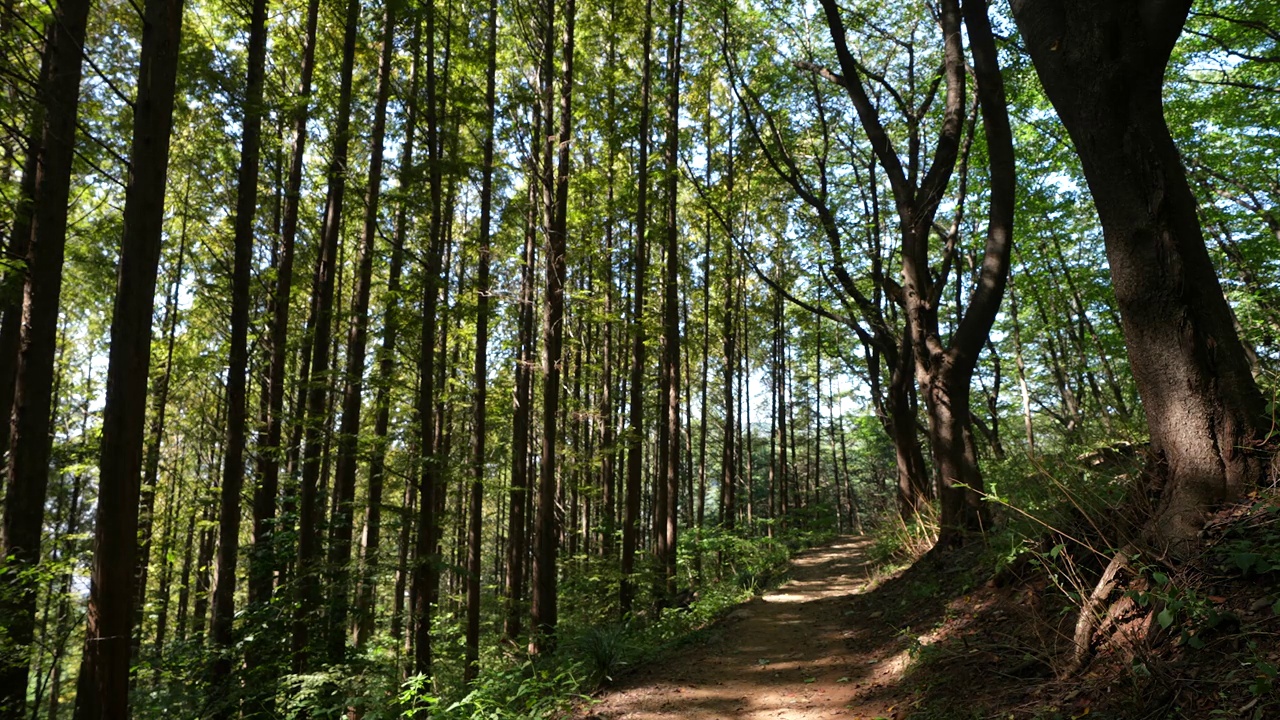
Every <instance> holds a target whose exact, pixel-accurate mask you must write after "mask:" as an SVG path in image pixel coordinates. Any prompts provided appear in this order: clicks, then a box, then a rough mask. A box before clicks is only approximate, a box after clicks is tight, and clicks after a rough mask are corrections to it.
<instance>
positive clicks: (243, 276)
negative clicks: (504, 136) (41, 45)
mask: <svg viewBox="0 0 1280 720" xmlns="http://www.w3.org/2000/svg"><path fill="white" fill-rule="evenodd" d="M266 57H267V0H254V2H253V9H252V10H251V16H250V19H249V57H248V62H249V68H248V77H247V79H246V82H245V100H244V108H243V110H244V124H243V128H242V130H241V135H240V172H239V177H238V178H237V183H238V187H237V190H236V209H235V213H236V219H235V239H234V241H233V243H234V248H235V249H234V260H233V266H232V280H231V338H230V341H231V342H230V350H229V358H228V365H227V435H226V445H225V455H224V457H223V471H222V502H221V511H220V513H219V515H218V571H217V577H218V582H217V585H216V586H215V587H214V590H213V650H214V660H213V674H212V677H211V682H210V683H209V693H210V697H209V699H210V700H211V701H212V703H211V705H212V707H214V708H215V713H216V715H217V716H218V717H220V718H230V717H231V715H232V713H233V711H234V710H235V707H234V706H233V705H232V704H231V703H230V702H228V701H227V696H228V694H229V693H228V690H229V688H227V687H226V685H227V683H228V681H229V679H230V677H231V653H232V648H233V646H234V644H235V638H234V636H233V634H232V630H233V627H232V625H233V622H234V620H235V591H236V563H237V560H238V559H239V554H240V494H241V489H242V488H243V487H244V451H245V430H246V383H247V374H248V370H249V299H250V298H249V295H250V292H251V288H250V283H251V281H252V266H253V234H254V220H255V218H256V216H257V210H258V168H259V161H260V157H261V147H262V115H263V106H262V95H263V85H264V79H265V66H266ZM170 350H171V351H172V345H171V346H170ZM165 384H166V386H167V384H168V383H167V380H166V383H165ZM141 590H145V587H144V588H141Z"/></svg>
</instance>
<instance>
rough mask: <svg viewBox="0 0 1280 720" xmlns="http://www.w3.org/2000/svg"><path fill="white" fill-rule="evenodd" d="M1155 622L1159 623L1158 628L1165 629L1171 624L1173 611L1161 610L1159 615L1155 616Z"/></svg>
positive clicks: (1169, 609) (1168, 609)
mask: <svg viewBox="0 0 1280 720" xmlns="http://www.w3.org/2000/svg"><path fill="white" fill-rule="evenodd" d="M1156 622H1159V623H1160V627H1162V628H1166V629H1167V628H1168V627H1169V626H1170V625H1172V624H1173V610H1172V609H1171V608H1165V609H1163V610H1161V611H1160V614H1159V615H1156Z"/></svg>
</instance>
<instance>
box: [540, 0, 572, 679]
mask: <svg viewBox="0 0 1280 720" xmlns="http://www.w3.org/2000/svg"><path fill="white" fill-rule="evenodd" d="M544 7H545V9H546V10H545V12H546V14H545V17H544V22H546V23H547V28H546V40H545V41H544V42H545V43H546V45H545V47H544V48H543V50H544V52H546V53H547V58H548V60H544V62H543V71H544V75H543V77H544V79H545V82H546V87H545V88H544V89H543V113H542V114H543V118H544V120H543V122H544V123H546V126H547V127H550V125H551V118H552V112H551V96H552V87H553V86H554V83H553V82H552V79H551V73H550V72H549V70H550V65H551V63H550V61H549V58H550V55H551V53H552V37H553V28H554V26H555V10H554V8H555V2H554V0H546V4H545V6H544ZM576 9H577V7H576V3H575V0H567V2H566V3H565V9H564V31H563V39H562V46H561V57H560V75H561V81H560V82H561V86H560V125H559V128H558V130H557V132H556V135H555V136H553V137H551V138H549V139H550V140H553V141H554V142H555V143H556V145H558V147H559V152H558V153H557V155H558V157H557V159H556V169H555V184H554V186H553V185H552V184H551V179H552V178H551V167H550V165H551V152H550V147H548V149H547V151H546V152H544V154H543V162H544V163H545V165H544V169H543V175H544V180H543V182H544V183H546V184H545V185H544V187H545V188H546V190H545V195H544V201H543V202H544V207H545V208H546V210H545V211H544V212H545V213H546V215H547V217H546V223H547V264H546V270H547V280H546V282H547V293H546V297H545V299H544V304H543V319H542V323H543V324H542V337H543V346H542V372H543V380H542V458H541V472H540V473H539V479H538V514H537V520H536V523H535V531H534V547H533V597H532V603H531V608H530V610H531V612H530V616H531V621H532V622H531V624H532V630H533V633H532V636H531V638H530V641H529V652H530V654H533V655H538V654H543V653H549V652H552V651H554V649H555V646H556V634H555V633H556V623H557V621H558V619H559V607H558V598H557V597H556V595H557V574H558V570H557V568H556V564H557V559H556V556H557V554H558V550H559V548H558V542H557V540H558V538H557V534H558V528H559V525H560V521H559V517H558V515H557V508H556V479H557V476H558V475H559V471H560V468H559V463H558V460H557V458H558V456H559V445H558V443H559V434H558V433H559V425H558V422H559V412H560V371H561V360H562V355H563V345H564V291H565V281H566V279H567V272H568V271H567V265H566V257H565V256H566V254H567V252H568V210H569V162H570V160H569V142H570V138H571V137H572V131H573V36H574V21H575V19H576V17H575V16H576V14H577V13H576ZM552 188H554V190H553V189H552ZM553 199H554V212H552V205H553V203H552V202H550V201H551V200H553Z"/></svg>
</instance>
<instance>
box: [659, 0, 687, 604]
mask: <svg viewBox="0 0 1280 720" xmlns="http://www.w3.org/2000/svg"><path fill="white" fill-rule="evenodd" d="M669 14H670V20H671V26H672V31H671V34H670V36H669V38H668V40H667V138H666V148H665V151H664V158H663V162H664V164H665V165H666V176H665V177H664V181H665V182H664V185H665V192H666V195H667V197H666V201H667V207H666V226H667V227H666V243H665V245H666V247H665V255H666V258H665V259H666V263H665V265H666V267H665V271H664V275H663V291H662V375H661V393H662V404H661V405H660V417H659V420H658V472H659V473H661V476H660V478H659V481H658V493H657V495H658V497H657V504H658V508H657V509H658V513H657V517H658V520H659V522H658V528H657V531H658V543H657V554H658V560H659V564H660V565H661V567H662V575H663V579H664V580H663V585H664V593H665V597H666V598H667V599H670V598H672V597H674V596H675V591H676V525H677V522H676V520H677V515H678V513H679V508H680V505H679V502H678V498H679V495H680V315H679V305H678V297H677V295H678V294H679V284H680V228H679V215H678V213H677V210H678V206H679V203H678V200H679V196H678V194H677V193H678V190H679V178H680V168H679V167H678V163H679V161H680V47H681V36H682V35H683V29H684V3H683V2H681V0H673V2H672V3H671V4H670V10H669Z"/></svg>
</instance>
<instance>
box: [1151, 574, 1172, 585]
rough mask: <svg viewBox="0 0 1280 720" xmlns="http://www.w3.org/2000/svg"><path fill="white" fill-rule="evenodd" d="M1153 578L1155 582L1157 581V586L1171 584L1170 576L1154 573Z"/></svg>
mask: <svg viewBox="0 0 1280 720" xmlns="http://www.w3.org/2000/svg"><path fill="white" fill-rule="evenodd" d="M1151 578H1152V579H1153V580H1155V581H1156V584H1157V585H1168V584H1169V576H1168V575H1165V574H1164V573H1162V572H1153V573H1151Z"/></svg>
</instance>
